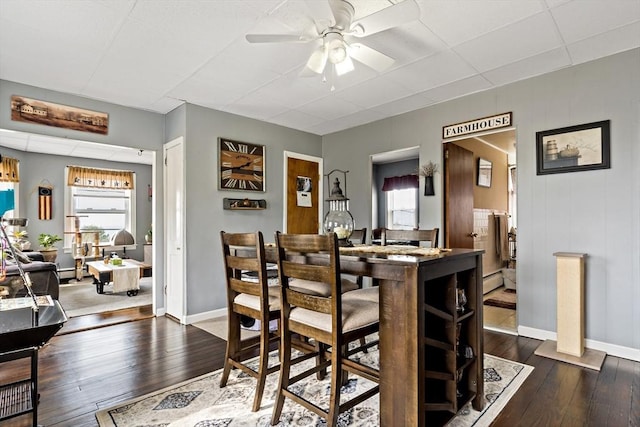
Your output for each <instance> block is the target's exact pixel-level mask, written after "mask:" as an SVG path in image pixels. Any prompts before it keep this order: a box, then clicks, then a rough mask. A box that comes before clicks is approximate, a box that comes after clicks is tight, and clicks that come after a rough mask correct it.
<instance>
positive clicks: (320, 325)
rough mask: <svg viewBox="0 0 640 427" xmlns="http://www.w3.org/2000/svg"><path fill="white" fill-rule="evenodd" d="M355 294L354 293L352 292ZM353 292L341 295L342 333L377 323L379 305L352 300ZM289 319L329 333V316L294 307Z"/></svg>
mask: <svg viewBox="0 0 640 427" xmlns="http://www.w3.org/2000/svg"><path fill="white" fill-rule="evenodd" d="M354 292H355V291H354ZM352 293H353V292H347V293H346V294H343V295H342V332H349V331H353V330H355V329H359V328H362V327H365V326H368V325H373V324H375V323H378V322H379V319H380V317H379V316H380V304H377V303H375V302H371V301H367V300H364V299H359V298H352V297H351V294H352ZM289 318H290V319H291V320H292V321H295V322H298V323H303V324H305V325H309V326H312V327H314V328H317V329H321V330H324V331H327V332H331V315H330V314H324V313H318V312H316V311H312V310H307V309H306V308H300V307H295V308H293V309H292V310H291V312H290V315H289Z"/></svg>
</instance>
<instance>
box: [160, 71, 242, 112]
mask: <svg viewBox="0 0 640 427" xmlns="http://www.w3.org/2000/svg"><path fill="white" fill-rule="evenodd" d="M244 94H245V92H244V91H243V90H242V89H241V88H231V87H224V86H220V85H218V83H217V82H216V81H215V80H202V79H197V78H191V79H187V80H185V81H183V82H181V83H180V84H178V85H177V86H176V87H175V88H173V89H171V90H170V91H168V92H167V94H166V96H167V97H169V98H170V99H175V100H180V101H188V102H189V103H191V104H196V105H202V106H206V107H210V108H214V109H218V108H220V107H222V106H224V105H227V104H230V103H232V102H234V101H236V100H238V99H240V98H242V96H244Z"/></svg>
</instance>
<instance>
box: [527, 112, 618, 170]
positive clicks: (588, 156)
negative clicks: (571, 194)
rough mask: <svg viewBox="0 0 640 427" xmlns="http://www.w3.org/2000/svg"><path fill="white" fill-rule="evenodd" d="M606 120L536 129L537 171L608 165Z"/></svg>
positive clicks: (605, 167)
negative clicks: (542, 129) (537, 130)
mask: <svg viewBox="0 0 640 427" xmlns="http://www.w3.org/2000/svg"><path fill="white" fill-rule="evenodd" d="M609 122H610V121H609V120H605V121H602V122H594V123H587V124H584V125H578V126H569V127H565V128H560V129H552V130H545V131H542V132H536V164H537V174H538V175H546V174H550V173H563V172H579V171H585V170H593V169H608V168H610V167H611V163H610V155H609V141H610V139H609V124H610V123H609Z"/></svg>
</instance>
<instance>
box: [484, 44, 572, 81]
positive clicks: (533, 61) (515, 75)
mask: <svg viewBox="0 0 640 427" xmlns="http://www.w3.org/2000/svg"><path fill="white" fill-rule="evenodd" d="M570 65H571V58H569V55H568V54H567V50H566V49H565V48H564V47H561V48H557V49H553V50H550V51H548V52H544V53H541V54H540V55H535V56H532V57H529V58H526V59H523V60H521V61H517V62H514V63H511V64H507V65H504V66H502V67H498V68H495V69H493V70H490V71H486V72H484V73H482V75H483V76H484V77H485V78H486V79H487V80H488V81H490V82H491V83H492V84H493V85H494V86H502V85H505V84H507V83H511V82H514V81H518V80H523V79H526V78H529V77H533V76H538V75H540V74H544V73H550V72H551V71H555V70H559V69H560V68H564V67H568V66H570Z"/></svg>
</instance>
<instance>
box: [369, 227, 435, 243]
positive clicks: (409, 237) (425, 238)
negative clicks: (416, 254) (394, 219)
mask: <svg viewBox="0 0 640 427" xmlns="http://www.w3.org/2000/svg"><path fill="white" fill-rule="evenodd" d="M439 231H440V229H439V228H434V229H431V230H389V229H386V228H383V229H382V233H381V236H380V244H381V245H382V246H386V245H387V244H388V242H389V241H392V242H394V243H396V242H401V244H410V243H413V242H418V243H422V242H429V243H430V247H432V248H437V247H438V234H439Z"/></svg>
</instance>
